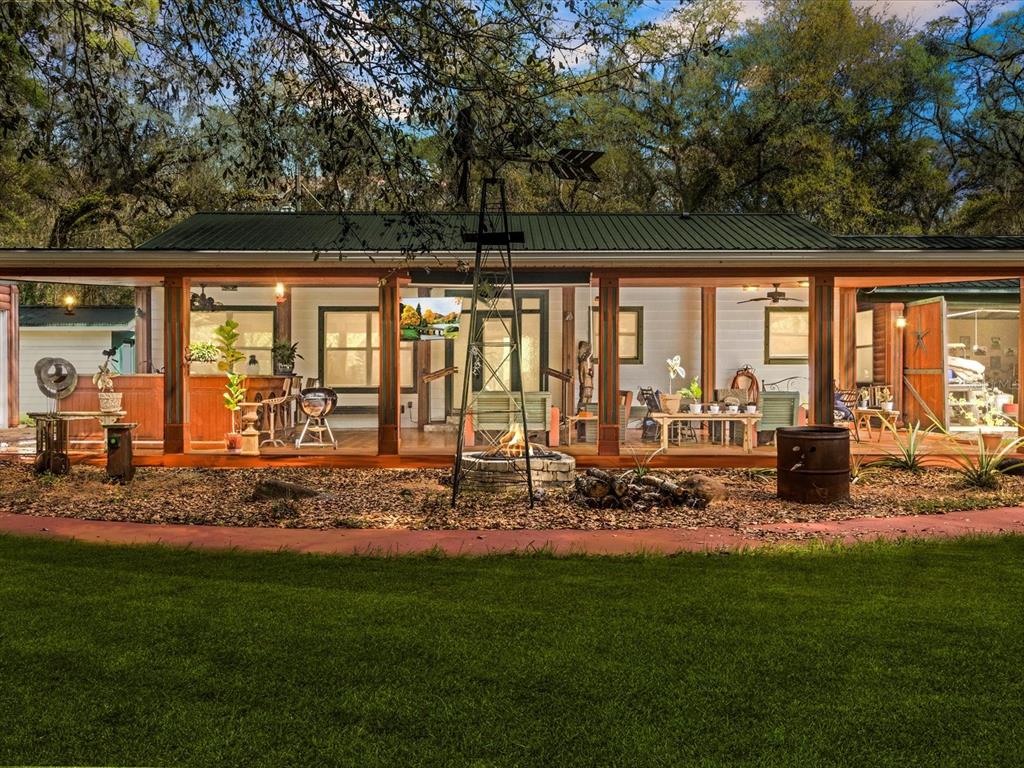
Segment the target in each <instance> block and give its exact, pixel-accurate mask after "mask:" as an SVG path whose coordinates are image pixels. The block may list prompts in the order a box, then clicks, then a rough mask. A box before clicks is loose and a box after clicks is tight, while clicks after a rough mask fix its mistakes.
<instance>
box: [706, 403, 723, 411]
mask: <svg viewBox="0 0 1024 768" xmlns="http://www.w3.org/2000/svg"><path fill="white" fill-rule="evenodd" d="M720 410H722V409H721V407H720V406H718V405H717V404H712V405H709V406H708V413H718V412H719V411H720Z"/></svg>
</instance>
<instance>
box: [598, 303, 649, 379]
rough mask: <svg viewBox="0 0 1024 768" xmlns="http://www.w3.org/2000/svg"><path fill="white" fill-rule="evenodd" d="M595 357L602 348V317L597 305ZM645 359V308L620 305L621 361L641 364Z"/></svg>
mask: <svg viewBox="0 0 1024 768" xmlns="http://www.w3.org/2000/svg"><path fill="white" fill-rule="evenodd" d="M593 312H594V316H593V318H592V320H593V324H592V325H591V327H592V328H593V329H594V357H597V351H598V350H599V349H601V338H600V335H599V331H600V329H601V318H600V313H599V312H598V309H597V307H594V308H593ZM643 361H644V308H643V307H619V363H620V364H621V365H641V364H642V363H643Z"/></svg>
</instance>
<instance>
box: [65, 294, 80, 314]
mask: <svg viewBox="0 0 1024 768" xmlns="http://www.w3.org/2000/svg"><path fill="white" fill-rule="evenodd" d="M77 303H78V299H76V298H75V297H74V296H72V295H71V294H70V293H69V294H68V295H67V296H65V297H64V314H65V315H73V314H75V305H76V304H77Z"/></svg>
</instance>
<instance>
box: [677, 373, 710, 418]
mask: <svg viewBox="0 0 1024 768" xmlns="http://www.w3.org/2000/svg"><path fill="white" fill-rule="evenodd" d="M679 394H680V395H689V396H690V397H692V398H693V402H692V403H690V413H700V412H701V409H702V408H703V407H704V404H703V403H701V401H700V398H701V395H703V394H704V390H703V389H701V388H700V381H699V377H698V376H694V377H693V378H692V379H690V386H688V387H687V388H686V389H681V390H679Z"/></svg>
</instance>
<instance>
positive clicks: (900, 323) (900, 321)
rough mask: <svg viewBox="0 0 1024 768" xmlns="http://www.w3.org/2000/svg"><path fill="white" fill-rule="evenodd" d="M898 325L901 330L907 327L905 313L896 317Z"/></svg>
mask: <svg viewBox="0 0 1024 768" xmlns="http://www.w3.org/2000/svg"><path fill="white" fill-rule="evenodd" d="M896 327H897V328H899V329H900V330H902V329H904V328H906V327H907V318H905V317H904V316H903V315H900V316H899V317H897V318H896Z"/></svg>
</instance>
